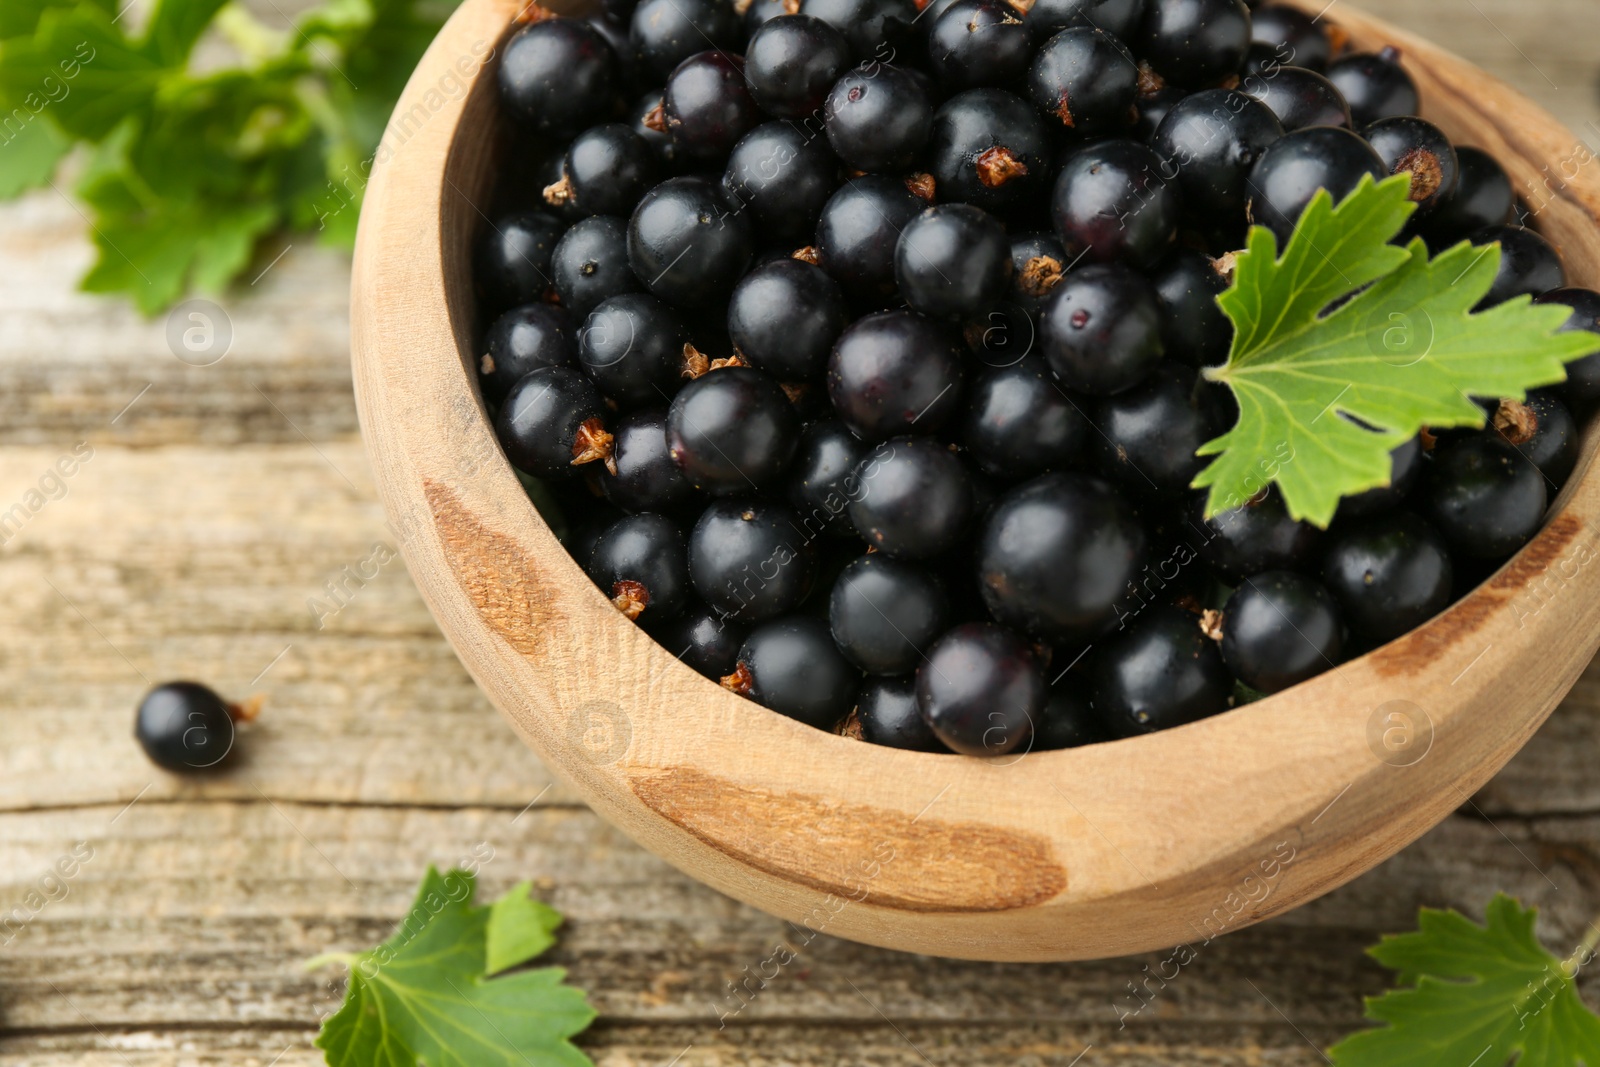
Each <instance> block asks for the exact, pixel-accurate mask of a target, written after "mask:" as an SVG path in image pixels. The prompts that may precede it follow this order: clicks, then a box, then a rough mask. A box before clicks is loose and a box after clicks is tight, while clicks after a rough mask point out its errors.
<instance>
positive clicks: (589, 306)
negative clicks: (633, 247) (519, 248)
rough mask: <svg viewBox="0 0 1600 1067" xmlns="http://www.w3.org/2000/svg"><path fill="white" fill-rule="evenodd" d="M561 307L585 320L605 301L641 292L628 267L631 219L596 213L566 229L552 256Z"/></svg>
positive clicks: (636, 279)
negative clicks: (629, 222) (629, 225)
mask: <svg viewBox="0 0 1600 1067" xmlns="http://www.w3.org/2000/svg"><path fill="white" fill-rule="evenodd" d="M550 274H551V278H552V280H553V281H554V283H555V288H556V293H557V294H558V295H559V296H560V297H561V306H562V307H563V308H564V309H566V311H567V312H569V313H570V314H571V315H572V317H573V318H574V319H577V320H580V321H581V320H582V319H585V318H587V317H588V316H589V313H590V312H591V311H593V310H594V309H595V308H597V307H599V306H600V305H601V304H602V303H604V302H605V301H607V300H609V299H611V298H612V297H614V296H621V295H622V294H624V293H636V292H638V291H639V279H638V278H637V277H636V276H635V275H634V273H633V268H631V267H629V266H628V220H627V219H623V218H617V217H616V216H613V215H595V216H594V217H592V218H587V219H584V220H583V221H582V222H580V223H578V224H577V225H576V226H574V227H572V229H570V230H568V231H567V232H566V235H565V236H564V237H562V238H561V242H560V243H559V244H557V245H556V249H555V253H554V254H553V255H552V256H551V257H550Z"/></svg>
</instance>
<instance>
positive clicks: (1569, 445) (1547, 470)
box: [1492, 389, 1581, 496]
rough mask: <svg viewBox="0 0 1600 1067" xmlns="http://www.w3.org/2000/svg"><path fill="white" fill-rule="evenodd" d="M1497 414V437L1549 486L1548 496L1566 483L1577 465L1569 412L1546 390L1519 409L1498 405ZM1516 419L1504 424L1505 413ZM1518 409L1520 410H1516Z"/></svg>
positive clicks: (1575, 429) (1574, 431) (1575, 430)
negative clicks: (1498, 435) (1527, 461)
mask: <svg viewBox="0 0 1600 1067" xmlns="http://www.w3.org/2000/svg"><path fill="white" fill-rule="evenodd" d="M1500 408H1501V413H1502V414H1497V415H1496V416H1494V417H1493V419H1492V422H1493V425H1494V427H1495V429H1496V430H1498V431H1499V433H1500V436H1501V437H1503V438H1505V440H1506V441H1508V442H1509V443H1511V444H1512V445H1515V446H1516V449H1517V451H1518V452H1521V453H1522V454H1523V455H1524V456H1527V457H1528V459H1529V461H1530V462H1532V463H1533V465H1534V466H1535V467H1538V468H1539V471H1540V473H1542V474H1543V475H1544V476H1545V479H1546V480H1547V481H1548V482H1550V490H1549V492H1550V494H1551V495H1552V496H1554V495H1555V493H1556V492H1557V491H1558V490H1559V489H1560V487H1561V486H1562V485H1564V484H1565V483H1566V480H1567V478H1568V476H1569V475H1571V474H1572V469H1573V467H1575V466H1577V463H1578V438H1579V435H1580V433H1581V431H1580V430H1579V429H1578V423H1577V420H1576V419H1574V418H1573V417H1572V412H1571V411H1569V410H1568V409H1567V406H1566V405H1565V404H1563V403H1562V402H1561V401H1560V400H1559V399H1558V398H1557V396H1556V394H1555V393H1554V392H1553V391H1551V390H1548V389H1538V390H1535V391H1533V392H1531V393H1529V394H1528V399H1527V400H1525V401H1523V402H1522V403H1521V404H1520V405H1518V404H1516V403H1515V402H1514V401H1513V402H1507V401H1501V403H1500ZM1507 408H1510V409H1511V410H1512V411H1516V412H1517V415H1518V417H1517V418H1513V419H1511V420H1509V421H1507V420H1506V419H1505V418H1504V413H1505V412H1506V409H1507ZM1519 409H1520V410H1519Z"/></svg>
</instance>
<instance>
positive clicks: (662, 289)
mask: <svg viewBox="0 0 1600 1067" xmlns="http://www.w3.org/2000/svg"><path fill="white" fill-rule="evenodd" d="M640 10H643V8H641V9H640ZM754 247H755V245H754V239H753V237H752V236H751V228H750V223H749V220H747V219H746V218H745V217H744V216H743V215H741V214H739V212H738V211H736V210H734V208H733V207H732V205H730V204H729V203H728V199H727V197H726V196H724V195H723V192H722V190H721V189H720V188H718V187H717V186H716V185H714V184H713V183H711V182H709V181H707V180H706V179H704V178H671V179H669V180H667V181H664V182H662V183H661V184H660V185H658V186H656V187H655V188H654V189H652V190H650V192H649V193H647V194H646V195H645V198H644V200H642V201H641V202H640V204H639V207H638V209H637V210H635V211H634V213H633V219H632V221H631V222H630V223H629V224H628V262H629V263H630V264H631V265H632V267H633V272H634V273H635V274H637V275H638V276H639V280H640V281H642V282H643V283H644V285H645V288H646V289H649V290H650V291H651V292H652V293H654V294H655V295H657V296H659V297H660V298H661V299H663V300H665V301H667V302H668V303H670V304H679V305H684V306H690V307H694V306H701V305H705V304H709V303H712V302H713V301H715V300H717V299H718V298H719V297H722V296H725V295H726V294H727V293H728V292H729V291H731V290H732V289H733V287H734V284H735V283H737V282H738V280H739V278H740V276H741V275H743V274H744V271H745V268H746V267H747V266H749V264H750V256H751V253H752V252H753V251H754Z"/></svg>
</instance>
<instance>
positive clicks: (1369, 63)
mask: <svg viewBox="0 0 1600 1067" xmlns="http://www.w3.org/2000/svg"><path fill="white" fill-rule="evenodd" d="M1400 59H1401V57H1400V50H1399V49H1398V48H1385V49H1383V51H1381V52H1376V53H1373V52H1357V53H1355V54H1353V55H1348V56H1343V57H1341V58H1339V59H1336V60H1334V61H1333V62H1332V63H1329V64H1328V71H1327V74H1328V80H1329V81H1331V82H1332V83H1333V84H1334V86H1335V87H1337V88H1338V90H1339V92H1340V93H1341V94H1342V95H1343V96H1344V98H1345V100H1346V101H1347V102H1348V103H1349V105H1350V114H1351V116H1352V117H1353V118H1354V119H1355V121H1356V125H1357V126H1358V127H1366V126H1370V125H1372V124H1373V123H1374V122H1377V121H1378V120H1379V119H1392V118H1396V117H1398V116H1400V115H1415V114H1416V113H1417V109H1418V108H1419V107H1420V106H1421V103H1422V100H1421V97H1420V96H1419V95H1418V93H1417V83H1416V82H1414V81H1412V80H1411V75H1409V74H1407V73H1406V71H1405V68H1404V67H1402V66H1401V64H1400Z"/></svg>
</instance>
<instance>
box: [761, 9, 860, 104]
mask: <svg viewBox="0 0 1600 1067" xmlns="http://www.w3.org/2000/svg"><path fill="white" fill-rule="evenodd" d="M851 58H852V57H851V52H850V42H849V41H848V40H847V39H846V38H845V35H844V34H842V33H840V32H839V31H838V30H837V29H835V28H834V27H832V26H830V25H829V24H828V23H826V22H823V21H822V20H821V19H819V18H813V17H812V16H810V15H780V16H778V17H777V18H774V19H771V20H769V21H767V22H764V23H762V24H761V27H760V28H759V29H757V30H756V31H755V32H754V33H753V34H751V35H750V42H749V44H747V45H746V46H745V53H744V62H745V69H744V77H745V83H746V84H747V85H748V86H749V88H750V95H751V96H753V97H754V98H755V101H756V103H757V104H758V105H760V107H761V110H763V111H765V112H766V113H767V114H769V115H771V116H773V117H774V118H780V119H799V118H805V117H806V116H807V115H810V114H811V113H812V112H814V111H816V110H817V109H818V108H820V107H821V106H822V103H823V101H825V100H826V99H827V98H828V90H829V89H831V88H833V83H834V82H836V81H838V80H839V77H840V75H842V74H844V72H845V71H847V70H849V69H850V65H851Z"/></svg>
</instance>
